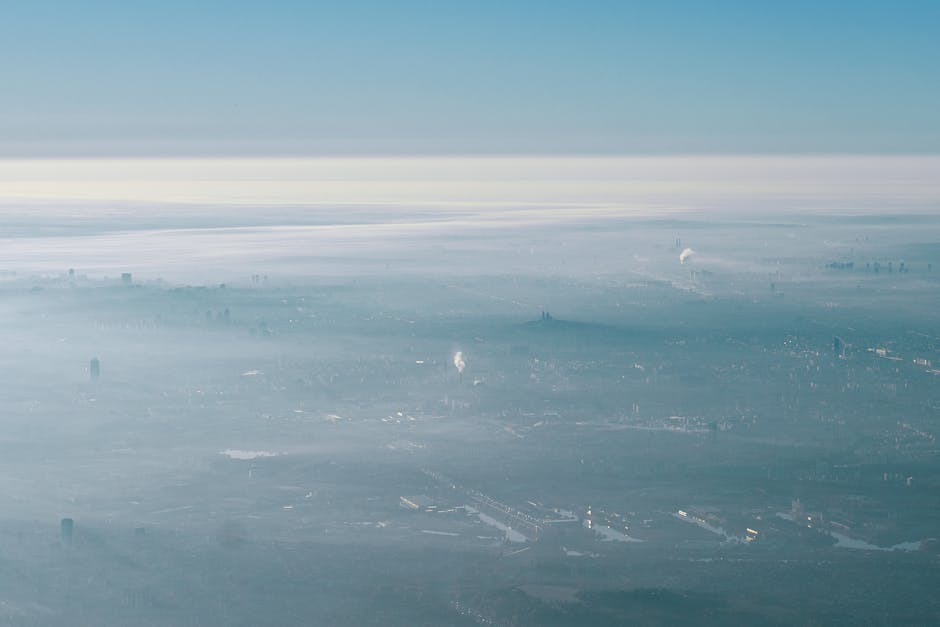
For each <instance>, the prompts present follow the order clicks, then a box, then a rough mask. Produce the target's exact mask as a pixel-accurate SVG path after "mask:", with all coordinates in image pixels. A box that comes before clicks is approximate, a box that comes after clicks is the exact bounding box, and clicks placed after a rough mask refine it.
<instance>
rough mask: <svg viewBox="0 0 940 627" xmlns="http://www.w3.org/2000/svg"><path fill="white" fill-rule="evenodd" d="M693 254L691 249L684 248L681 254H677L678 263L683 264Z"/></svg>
mask: <svg viewBox="0 0 940 627" xmlns="http://www.w3.org/2000/svg"><path fill="white" fill-rule="evenodd" d="M694 254H695V251H694V250H692V249H691V248H686V249H685V250H683V251H682V252H681V253H679V263H685V260H686V259H688V258H689V257H691V256H692V255H694Z"/></svg>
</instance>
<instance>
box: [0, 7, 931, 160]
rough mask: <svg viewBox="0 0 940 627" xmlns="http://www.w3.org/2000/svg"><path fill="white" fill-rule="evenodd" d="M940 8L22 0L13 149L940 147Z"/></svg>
mask: <svg viewBox="0 0 940 627" xmlns="http://www.w3.org/2000/svg"><path fill="white" fill-rule="evenodd" d="M938 33H940V2H935V1H934V2H916V1H904V0H898V1H895V2H888V1H885V2H866V1H853V2H837V1H832V2H821V1H817V2H803V1H799V0H794V1H791V2H760V1H752V2H706V1H704V0H703V1H699V2H669V1H660V2H629V1H623V2H603V1H582V2H552V1H550V0H548V1H542V2H534V1H528V0H520V1H517V2H489V1H486V0H478V1H476V2H464V1H461V0H454V1H449V2H417V1H408V2H394V1H387V2H355V1H351V2H342V3H340V2H331V3H325V2H324V3H321V2H313V1H308V2H289V1H285V0H270V1H267V2H261V1H257V2H240V1H237V0H228V1H225V2H214V1H204V2H198V1H195V0H190V1H177V0H163V1H160V2H157V1H137V2H134V1H130V0H126V1H125V2H111V1H104V0H97V1H96V0H85V1H83V2H74V1H68V2H66V1H58V2H55V1H43V0H28V1H17V0H8V1H7V2H4V8H3V19H2V20H0V80H2V85H3V89H2V90H0V155H3V156H31V155H58V154H62V155H85V154H87V155H98V154H154V155H172V154H213V155H236V154H357V153H386V154H387V153H405V154H408V153H562V154H564V153H628V154H629V153H641V154H650V153H652V154H661V153H705V154H708V153H723V154H728V153H827V152H831V153H845V152H849V153H924V152H940V114H938V111H940V36H938Z"/></svg>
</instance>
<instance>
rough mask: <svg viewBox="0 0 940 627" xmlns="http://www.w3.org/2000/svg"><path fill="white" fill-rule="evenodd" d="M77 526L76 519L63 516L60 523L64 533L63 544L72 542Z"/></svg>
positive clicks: (61, 530) (62, 533)
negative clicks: (73, 531)
mask: <svg viewBox="0 0 940 627" xmlns="http://www.w3.org/2000/svg"><path fill="white" fill-rule="evenodd" d="M74 527H75V521H73V520H72V519H71V518H63V519H62V522H61V523H59V528H60V532H61V535H62V544H72V530H73V529H74Z"/></svg>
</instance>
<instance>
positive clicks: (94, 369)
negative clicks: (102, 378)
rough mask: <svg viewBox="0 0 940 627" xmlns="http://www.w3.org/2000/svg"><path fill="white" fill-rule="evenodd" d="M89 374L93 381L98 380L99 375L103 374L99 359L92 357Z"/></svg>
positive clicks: (89, 363)
mask: <svg viewBox="0 0 940 627" xmlns="http://www.w3.org/2000/svg"><path fill="white" fill-rule="evenodd" d="M88 373H89V374H90V375H91V378H92V379H97V378H98V375H100V374H101V362H100V361H98V358H97V357H92V358H91V361H90V362H88Z"/></svg>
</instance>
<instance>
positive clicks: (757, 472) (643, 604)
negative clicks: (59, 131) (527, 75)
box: [0, 158, 940, 626]
mask: <svg viewBox="0 0 940 627" xmlns="http://www.w3.org/2000/svg"><path fill="white" fill-rule="evenodd" d="M938 164H940V161H938V160H937V159H936V158H896V159H882V160H878V159H873V158H853V159H849V158H812V159H810V158H777V159H756V158H755V159H745V158H736V159H693V158H684V159H678V158H670V159H597V160H591V159H577V160H562V159H502V160H486V159H473V160H470V159H464V160H460V159H442V160H430V159H425V160H421V159H410V160H409V159H401V160H379V159H377V160H355V159H352V160H343V161H336V160H334V161H323V160H321V161H297V160H295V161H283V160H281V161H278V160H268V161H255V162H249V161H236V162H209V161H193V162H180V161H145V160H141V161H131V162H123V163H122V162H95V161H89V162H52V161H36V162H7V163H6V164H5V167H4V168H3V169H2V170H0V205H2V211H0V333H2V338H3V350H2V351H0V368H2V370H0V372H2V373H3V376H2V378H0V424H2V430H0V494H2V496H3V502H4V507H3V508H2V514H0V624H9V625H24V626H46V625H62V624H68V625H76V626H81V625H88V626H110V625H114V626H137V625H141V626H143V625H246V626H247V625H315V624H323V625H370V624H373V625H443V624H453V625H474V624H482V625H567V624H612V625H613V624H632V623H646V624H668V625H671V624H677V623H680V622H686V621H694V622H695V623H696V624H748V625H751V624H852V625H856V624H906V625H909V624H925V625H926V624H936V623H937V622H938V621H940V600H938V598H937V596H936V594H935V591H936V589H937V587H938V585H940V507H938V503H940V455H938V452H940V449H938V445H937V436H938V434H940V422H938V420H940V385H938V384H940V290H938V288H940V202H938V198H940V197H938V195H937V194H938V185H940V184H938V183H936V181H940V176H936V175H937V174H938V173H940V168H938ZM680 257H681V258H682V261H680ZM123 273H127V276H124V277H122V274H123ZM93 360H97V362H96V363H97V365H98V368H99V371H98V372H97V373H96V372H95V371H94V369H95V368H94V365H93V363H92V362H93ZM458 367H459V368H458ZM63 519H70V520H71V521H72V523H71V525H72V527H71V530H70V529H69V523H67V522H66V523H63V522H62V521H63Z"/></svg>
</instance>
